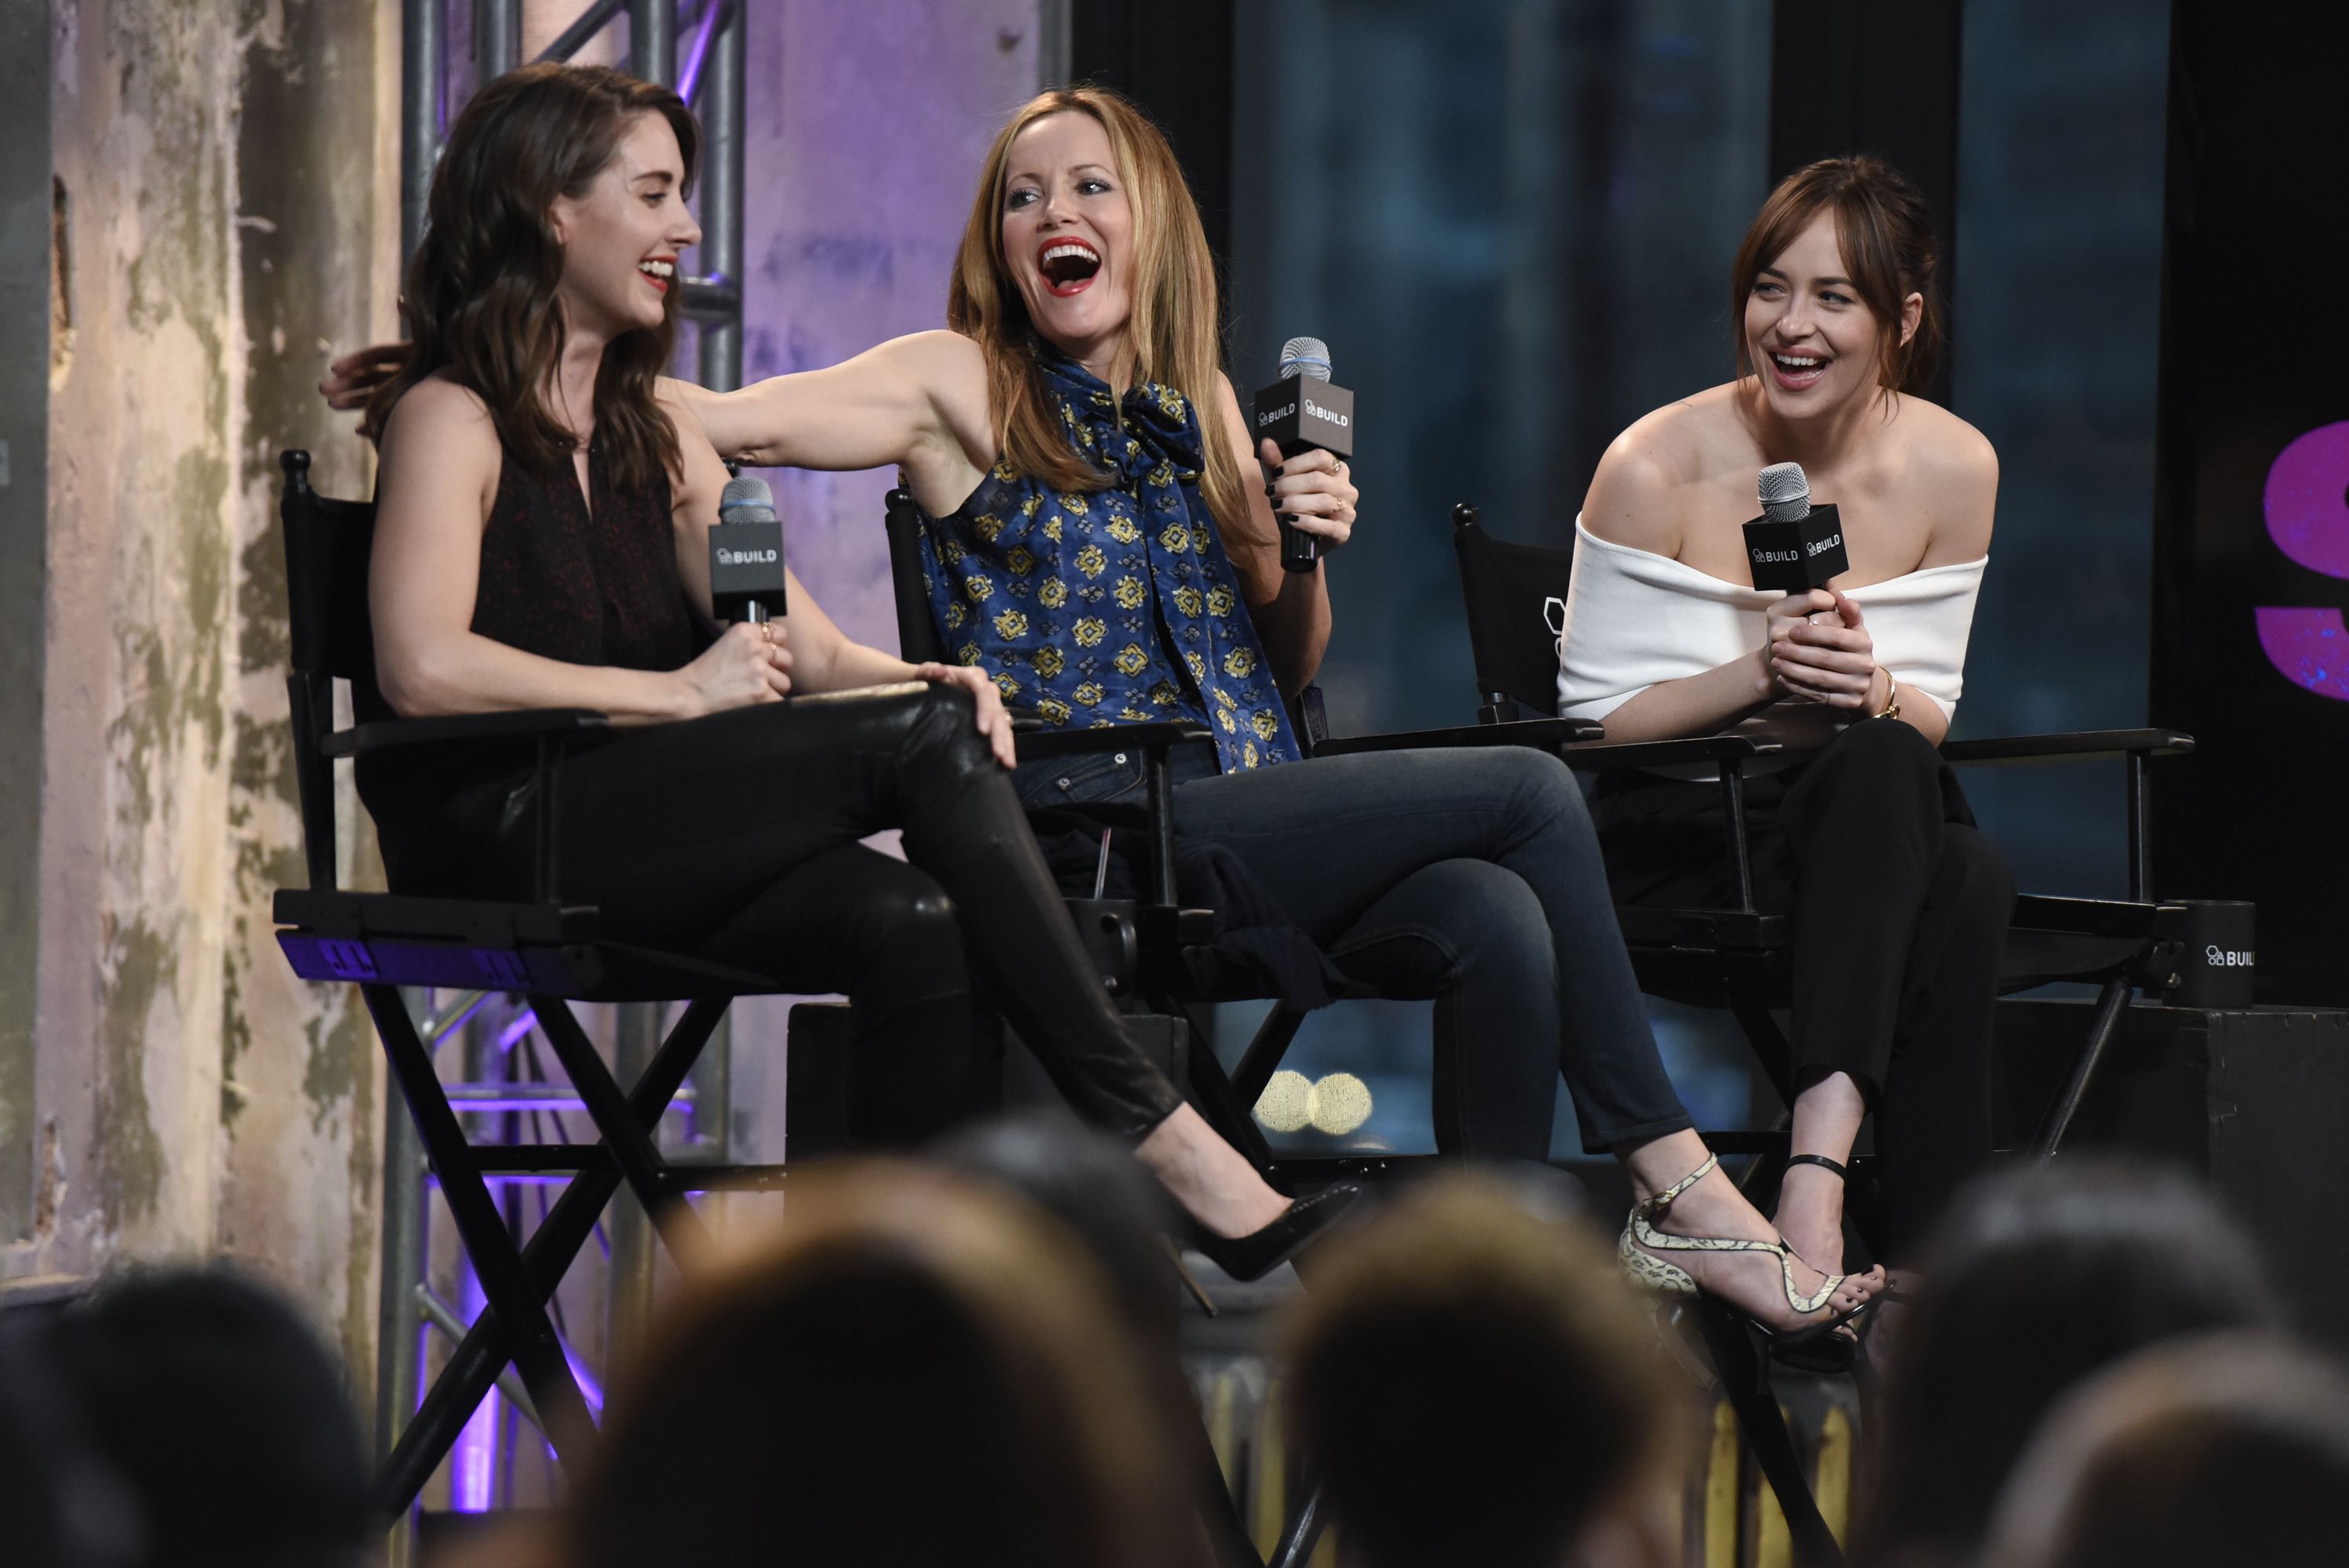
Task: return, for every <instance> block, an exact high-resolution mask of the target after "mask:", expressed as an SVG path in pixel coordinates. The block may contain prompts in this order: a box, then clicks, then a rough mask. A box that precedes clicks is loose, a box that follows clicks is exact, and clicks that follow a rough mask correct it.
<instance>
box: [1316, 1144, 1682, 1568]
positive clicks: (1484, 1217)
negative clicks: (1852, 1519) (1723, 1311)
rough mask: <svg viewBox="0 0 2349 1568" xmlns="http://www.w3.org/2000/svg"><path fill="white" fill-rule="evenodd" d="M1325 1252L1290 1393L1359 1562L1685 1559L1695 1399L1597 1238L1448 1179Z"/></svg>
mask: <svg viewBox="0 0 2349 1568" xmlns="http://www.w3.org/2000/svg"><path fill="white" fill-rule="evenodd" d="M1324 1251H1325V1254H1326V1255H1325V1256H1324V1257H1322V1258H1321V1259H1319V1260H1318V1264H1317V1267H1316V1269H1315V1271H1314V1275H1313V1290H1312V1294H1311V1295H1309V1297H1308V1298H1307V1299H1306V1301H1305V1303H1304V1305H1302V1306H1301V1307H1300V1308H1299V1312H1298V1315H1297V1317H1296V1319H1295V1321H1294V1322H1293V1323H1292V1325H1291V1326H1290V1333H1289V1359H1290V1363H1291V1367H1290V1372H1291V1376H1290V1382H1289V1386H1288V1388H1289V1393H1288V1397H1289V1399H1290V1401H1291V1402H1290V1407H1289V1408H1290V1410H1291V1412H1292V1414H1293V1416H1294V1418H1295V1421H1296V1425H1297V1430H1298V1435H1299V1439H1301V1441H1302V1442H1303V1444H1304V1447H1305V1451H1306V1454H1307V1457H1308V1460H1309V1462H1310V1463H1311V1465H1312V1466H1313V1467H1314V1470H1315V1473H1317V1474H1318V1475H1319V1477H1320V1478H1321V1480H1322V1485H1323V1488H1324V1491H1325V1495H1326V1496H1327V1497H1328V1499H1329V1504H1330V1518H1331V1522H1332V1527H1333V1528H1334V1529H1335V1530H1336V1531H1337V1532H1338V1533H1339V1536H1340V1540H1341V1541H1342V1542H1343V1543H1344V1547H1345V1550H1346V1552H1347V1553H1348V1555H1349V1556H1350V1558H1351V1559H1352V1560H1354V1561H1356V1562H1359V1563H1362V1564H1364V1565H1365V1568H1433V1565H1434V1564H1438V1563H1446V1564H1449V1563H1476V1564H1478V1565H1479V1568H1554V1565H1555V1564H1557V1563H1563V1562H1566V1561H1568V1558H1569V1554H1570V1553H1573V1552H1575V1551H1576V1550H1578V1549H1587V1548H1588V1547H1590V1546H1591V1545H1593V1544H1594V1543H1595V1542H1596V1538H1597V1537H1598V1536H1599V1533H1600V1532H1630V1534H1632V1535H1633V1536H1634V1537H1636V1539H1634V1540H1631V1541H1628V1542H1623V1541H1619V1542H1616V1543H1615V1544H1616V1548H1617V1551H1618V1552H1619V1553H1621V1555H1622V1556H1623V1557H1624V1558H1626V1559H1628V1560H1632V1561H1638V1560H1648V1561H1656V1562H1669V1561H1675V1560H1676V1558H1677V1549H1676V1545H1674V1544H1668V1542H1675V1543H1676V1542H1677V1539H1678V1536H1677V1530H1676V1528H1674V1526H1676V1523H1677V1521H1676V1518H1675V1517H1674V1516H1675V1514H1676V1511H1677V1506H1678V1498H1679V1488H1680V1483H1681V1477H1680V1475H1679V1472H1678V1461H1679V1460H1680V1459H1681V1458H1682V1442H1681V1432H1682V1418H1683V1416H1684V1415H1685V1409H1684V1401H1683V1400H1682V1398H1681V1397H1680V1396H1679V1395H1678V1393H1677V1392H1676V1391H1675V1390H1674V1389H1673V1388H1672V1387H1671V1385H1670V1383H1669V1382H1668V1381H1667V1380H1666V1379H1665V1378H1664V1377H1662V1375H1661V1367H1660V1366H1659V1363H1658V1360H1657V1357H1659V1355H1660V1354H1661V1349H1660V1346H1658V1344H1657V1342H1656V1340H1655V1338H1654V1337H1653V1336H1651V1335H1650V1334H1648V1333H1647V1332H1646V1331H1645V1330H1644V1329H1643V1327H1642V1326H1641V1324H1640V1319H1639V1315H1638V1312H1637V1309H1636V1308H1635V1307H1634V1306H1633V1305H1632V1304H1631V1302H1630V1296H1629V1295H1628V1292H1627V1289H1626V1287H1625V1285H1624V1284H1623V1282H1622V1278H1621V1275H1620V1274H1619V1272H1618V1270H1617V1268H1616V1266H1615V1264H1614V1260H1613V1258H1612V1257H1611V1256H1610V1255H1609V1253H1608V1251H1607V1249H1606V1248H1605V1247H1604V1246H1603V1245H1602V1244H1601V1243H1600V1242H1599V1240H1598V1238H1597V1237H1596V1236H1594V1235H1591V1234H1588V1233H1586V1232H1585V1231H1584V1230H1583V1228H1582V1227H1581V1226H1580V1225H1578V1224H1569V1223H1563V1222H1557V1221H1555V1220H1550V1219H1545V1218H1542V1217H1540V1216H1538V1215H1537V1214H1536V1213H1534V1212H1531V1211H1530V1210H1529V1209H1528V1208H1526V1206H1525V1205H1524V1204H1523V1203H1521V1202H1519V1201H1518V1199H1517V1197H1516V1195H1514V1194H1512V1193H1511V1192H1510V1191H1509V1190H1508V1189H1506V1188H1505V1187H1503V1186H1501V1185H1499V1184H1497V1183H1495V1182H1493V1181H1488V1180H1483V1179H1476V1178H1468V1177H1451V1178H1446V1179H1444V1180H1443V1181H1439V1182H1437V1183H1434V1184H1433V1185H1431V1186H1430V1187H1429V1188H1428V1189H1426V1190H1424V1191H1420V1192H1417V1193H1415V1194H1413V1196H1411V1197H1409V1198H1407V1199H1405V1200H1404V1201H1403V1202H1401V1203H1400V1204H1399V1205H1397V1207H1395V1208H1394V1209H1393V1210H1392V1211H1390V1212H1387V1213H1386V1214H1384V1215H1382V1216H1381V1217H1380V1218H1379V1219H1377V1220H1376V1221H1374V1222H1371V1224H1370V1225H1368V1226H1366V1227H1365V1228H1364V1229H1363V1230H1362V1231H1361V1233H1358V1234H1356V1235H1353V1236H1350V1237H1346V1238H1341V1239H1340V1240H1338V1241H1333V1242H1331V1243H1329V1244H1328V1245H1327V1246H1326V1247H1325V1249H1324Z"/></svg>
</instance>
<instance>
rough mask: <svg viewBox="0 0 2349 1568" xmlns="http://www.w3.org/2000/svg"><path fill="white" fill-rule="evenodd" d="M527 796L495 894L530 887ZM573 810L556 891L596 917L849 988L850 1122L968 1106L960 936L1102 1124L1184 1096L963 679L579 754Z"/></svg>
mask: <svg viewBox="0 0 2349 1568" xmlns="http://www.w3.org/2000/svg"><path fill="white" fill-rule="evenodd" d="M523 807H524V809H523V810H508V811H507V812H506V813H505V817H506V820H508V821H509V822H510V823H511V824H512V825H511V827H510V828H509V829H508V830H506V831H505V832H503V833H502V835H501V836H500V837H499V839H498V841H497V842H496V844H495V845H494V846H493V847H492V851H491V854H490V861H491V864H490V866H489V867H488V868H486V869H487V872H488V874H487V877H486V881H487V882H489V883H490V884H491V889H485V890H484V891H491V890H493V889H495V888H500V887H502V888H503V889H505V890H507V892H506V895H507V896H513V895H514V894H516V893H519V892H523V890H526V889H528V887H529V886H530V846H531V844H532V842H533V826H532V818H531V814H530V812H529V810H527V803H526V802H525V803H523ZM559 821H560V823H561V844H560V851H561V858H562V859H561V863H562V877H563V881H562V893H563V896H564V899H565V900H566V901H567V902H571V903H593V904H595V905H597V906H599V907H600V908H601V909H602V911H603V918H604V924H605V930H606V931H607V932H608V933H610V934H611V935H612V936H614V937H616V938H617V939H619V940H622V941H629V942H637V943H642V944H646V945H648V946H661V947H668V948H671V949H675V950H680V951H685V952H689V953H694V954H700V955H702V956H705V957H708V958H712V959H715V960H718V961H719V962H722V963H725V964H729V965H735V966H737V967H740V968H743V969H748V970H750V971H752V972H753V973H756V974H760V975H768V976H771V978H772V979H774V980H775V981H776V982H777V983H778V985H780V986H781V988H782V989H784V990H787V991H800V992H819V993H820V992H828V991H840V992H844V993H846V994H847V996H848V998H849V1007H850V1017H851V1029H852V1032H853V1034H854V1037H855V1049H856V1051H857V1057H858V1067H859V1075H858V1076H859V1085H860V1090H859V1092H860V1099H859V1103H858V1104H857V1105H856V1106H855V1107H854V1108H852V1115H853V1117H854V1123H855V1125H854V1127H853V1129H852V1130H856V1131H859V1132H864V1131H866V1130H868V1129H869V1128H871V1127H874V1126H882V1125H885V1126H887V1127H888V1128H890V1129H891V1130H893V1131H894V1132H895V1137H896V1138H897V1139H898V1140H918V1139H919V1138H920V1137H922V1136H923V1135H925V1134H926V1132H929V1131H932V1130H936V1128H938V1127H942V1126H944V1125H945V1124H946V1123H947V1122H949V1121H951V1120H952V1119H954V1118H955V1117H956V1116H957V1114H958V1113H959V1112H960V1110H961V1108H962V1106H963V1105H964V1103H965V1100H966V1096H965V1092H964V1088H963V1085H962V1083H961V1082H960V1081H959V1078H958V1074H959V1069H960V1068H961V1066H962V1064H963V1062H964V1060H965V1057H966V1054H967V1051H968V1043H969V1040H970V1037H971V1024H970V1014H971V1007H970V976H969V974H968V967H967V965H966V963H965V952H966V947H967V948H968V953H969V954H971V955H972V956H973V957H975V958H976V959H977V960H978V964H979V965H982V966H983V968H984V970H985V972H986V974H987V975H988V1001H989V1002H990V1004H992V1005H994V1006H999V1007H1000V1008H1001V1009H1002V1011H1003V1013H1004V1015H1005V1016H1007V1017H1008V1018H1009V1020H1010V1022H1011V1024H1012V1026H1014V1027H1015V1028H1017V1029H1018V1030H1019V1034H1020V1037H1021V1038H1022V1039H1024V1040H1026V1041H1028V1042H1029V1043H1030V1046H1031V1047H1032V1048H1034V1049H1035V1050H1036V1052H1037V1054H1038V1056H1039V1057H1040V1059H1042V1060H1043V1062H1044V1065H1045V1067H1046V1068H1047V1069H1048V1070H1050V1072H1051V1074H1052V1076H1053V1078H1054V1079H1055V1080H1056V1081H1057V1082H1058V1083H1059V1085H1060V1087H1061V1091H1062V1092H1063V1093H1065V1094H1066V1095H1068V1096H1069V1098H1070V1099H1071V1102H1072V1103H1073V1104H1075V1105H1076V1107H1077V1108H1078V1109H1079V1110H1080V1111H1081V1112H1082V1113H1084V1114H1085V1115H1086V1116H1087V1117H1088V1119H1091V1120H1092V1121H1093V1122H1094V1123H1095V1124H1097V1125H1099V1126H1101V1127H1102V1128H1103V1129H1105V1130H1109V1131H1112V1132H1114V1133H1118V1134H1120V1135H1123V1137H1126V1138H1129V1139H1139V1138H1141V1137H1142V1136H1143V1134H1145V1133H1147V1132H1148V1131H1150V1130H1151V1129H1153V1128H1154V1127H1156V1126H1157V1125H1158V1123H1159V1122H1161V1121H1163V1120H1164V1119H1165V1118H1166V1117H1167V1116H1168V1115H1169V1114H1170V1113H1172V1112H1173V1111H1174V1109H1175V1108H1176V1107H1177V1106H1178V1105H1180V1104H1181V1103H1182V1098H1181V1096H1180V1094H1179V1093H1178V1092H1177V1091H1176V1090H1175V1088H1174V1085H1172V1084H1171V1083H1169V1082H1168V1081H1167V1080H1166V1078H1165V1076H1164V1074H1163V1073H1161V1072H1160V1071H1158V1069H1157V1068H1156V1067H1155V1066H1154V1065H1153V1064H1152V1062H1151V1060H1150V1058H1149V1057H1147V1056H1145V1055H1144V1054H1143V1052H1142V1051H1141V1050H1140V1049H1139V1048H1138V1047H1136V1046H1135V1045H1134V1044H1133V1041H1132V1040H1131V1039H1130V1038H1129V1037H1127V1035H1126V1033H1125V1030H1124V1027H1123V1024H1122V1023H1121V1021H1120V1019H1119V1017H1118V1014H1117V1012H1116V1010H1115V1009H1114V1008H1113V1007H1112V1006H1111V1005H1110V1002H1109V999H1108V996H1107V995H1106V994H1105V992H1104V991H1103V990H1102V985H1101V981H1100V978H1099V977H1098V976H1097V975H1095V973H1094V971H1093V968H1092V963H1091V961H1090V960H1089V958H1088V957H1087V955H1086V954H1085V951H1084V949H1083V947H1082V945H1081V944H1080V942H1079V940H1078V937H1077V934H1076V930H1075V928H1074V927H1073V926H1071V924H1070V923H1069V917H1068V912H1067V909H1066V908H1065V906H1064V905H1063V904H1062V903H1061V892H1060V890H1059V888H1058V887H1057V886H1056V885H1055V884H1054V883H1053V881H1052V877H1051V874H1050V872H1049V871H1047V870H1046V868H1045V865H1044V861H1043V857H1042V855H1041V854H1040V852H1039V851H1038V850H1037V848H1036V841H1035V839H1034V837H1033V836H1032V835H1031V834H1030V832H1029V830H1028V823H1027V819H1026V817H1025V816H1024V815H1023V814H1022V812H1021V810H1020V808H1019V801H1018V799H1016V798H1015V797H1014V796H1013V794H1012V790H1011V782H1010V776H1009V774H1007V773H1006V772H1005V771H1004V770H1003V769H1001V768H1000V767H999V766H998V765H997V764H996V761H995V758H994V756H993V754H992V753H991V752H990V750H989V749H988V746H987V743H986V742H985V740H984V739H982V738H980V736H979V735H978V731H977V729H976V728H975V727H974V719H973V709H972V706H971V698H970V695H969V694H968V692H965V691H961V690H959V689H958V688H956V687H953V686H927V685H926V686H919V687H915V686H892V687H884V688H880V689H879V690H877V691H876V692H874V694H871V695H862V694H860V695H854V696H839V697H829V696H828V697H821V698H808V697H800V698H794V699H793V700H792V701H790V702H786V703H780V704H771V705H767V706H763V707H749V708H738V709H736V710H734V711H732V712H730V713H722V714H717V715H713V716H712V717H709V718H703V719H696V720H692V721H690V722H688V723H683V724H669V725H658V726H653V727H647V728H643V729H636V730H631V731H627V732H626V733H624V734H623V735H621V736H619V737H618V738H615V739H613V740H611V741H609V742H607V743H605V744H604V745H601V746H598V747H595V748H590V749H588V750H586V751H584V752H582V753H580V754H578V755H576V756H574V757H573V758H570V759H569V760H568V761H567V762H565V763H564V768H563V772H562V798H561V801H560V814H559ZM885 828H902V829H904V830H905V854H906V859H905V860H904V861H899V860H896V859H894V858H892V857H890V856H888V855H884V854H881V853H879V852H878V851H874V850H871V849H867V848H865V847H864V845H862V844H860V843H859V842H858V840H860V839H863V838H864V837H866V836H868V835H870V834H873V833H875V832H878V831H880V830H883V829H885ZM909 862H910V863H909ZM942 1043H943V1048H942Z"/></svg>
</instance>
